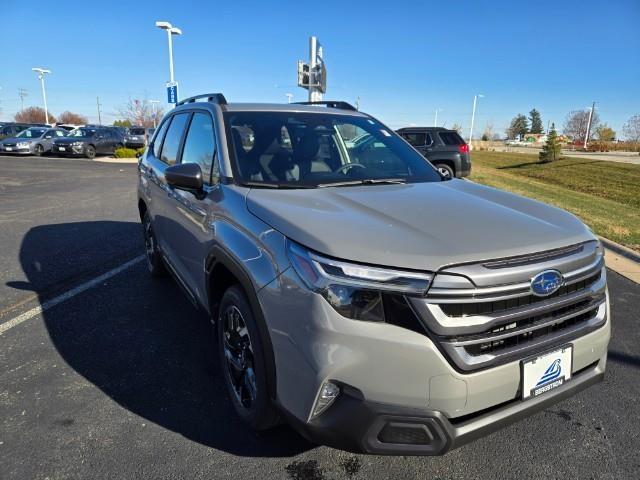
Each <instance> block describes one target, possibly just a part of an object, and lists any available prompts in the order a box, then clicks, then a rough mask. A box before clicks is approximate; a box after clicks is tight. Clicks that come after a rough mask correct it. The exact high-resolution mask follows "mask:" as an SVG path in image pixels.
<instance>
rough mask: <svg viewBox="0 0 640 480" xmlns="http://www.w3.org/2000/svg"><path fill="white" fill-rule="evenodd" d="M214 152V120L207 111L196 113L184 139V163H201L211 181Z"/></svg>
mask: <svg viewBox="0 0 640 480" xmlns="http://www.w3.org/2000/svg"><path fill="white" fill-rule="evenodd" d="M214 153H215V140H214V134H213V121H212V120H211V117H210V116H209V115H208V114H206V113H194V115H193V118H192V119H191V124H190V125H189V131H188V132H187V138H186V139H185V141H184V148H183V150H182V163H197V164H198V165H200V168H201V169H202V176H203V178H204V179H206V181H208V182H209V183H210V182H211V166H212V165H213V156H214Z"/></svg>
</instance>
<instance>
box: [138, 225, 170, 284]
mask: <svg viewBox="0 0 640 480" xmlns="http://www.w3.org/2000/svg"><path fill="white" fill-rule="evenodd" d="M142 236H143V238H144V248H145V252H146V258H147V269H148V270H149V273H150V274H151V275H152V276H153V277H162V276H164V275H165V274H166V270H165V267H164V262H163V260H162V255H161V254H160V250H159V249H158V242H157V241H156V236H155V233H154V231H153V224H152V223H151V215H149V212H145V213H144V217H142Z"/></svg>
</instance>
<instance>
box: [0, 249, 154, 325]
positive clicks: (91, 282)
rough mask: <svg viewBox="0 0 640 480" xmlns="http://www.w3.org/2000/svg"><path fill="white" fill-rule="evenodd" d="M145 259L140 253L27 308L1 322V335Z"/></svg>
mask: <svg viewBox="0 0 640 480" xmlns="http://www.w3.org/2000/svg"><path fill="white" fill-rule="evenodd" d="M143 260H144V255H140V256H139V257H136V258H134V259H132V260H129V261H128V262H125V263H123V264H122V265H119V266H117V267H116V268H114V269H113V270H109V271H108V272H106V273H103V274H102V275H99V276H97V277H96V278H93V279H91V280H89V281H88V282H85V283H83V284H81V285H78V286H77V287H75V288H72V289H71V290H68V291H67V292H65V293H62V294H60V295H58V296H57V297H55V298H52V299H51V300H47V301H46V302H44V303H43V304H42V305H39V306H37V307H34V308H32V309H31V310H27V311H26V312H24V313H22V314H20V315H18V316H17V317H15V318H12V319H11V320H9V321H7V322H5V323H2V324H0V335H2V334H3V333H4V332H6V331H7V330H9V329H10V328H13V327H15V326H16V325H20V324H21V323H22V322H24V321H26V320H29V319H30V318H33V317H35V316H36V315H39V314H40V313H42V312H44V311H45V310H47V309H49V308H51V307H55V306H56V305H58V304H60V303H62V302H64V301H67V300H69V299H70V298H73V297H75V296H76V295H78V294H79V293H82V292H84V291H85V290H88V289H90V288H92V287H95V286H96V285H98V284H99V283H101V282H104V281H105V280H108V279H109V278H111V277H113V276H115V275H118V274H119V273H120V272H123V271H124V270H126V269H128V268H131V267H133V266H134V265H135V264H137V263H140V262H141V261H143Z"/></svg>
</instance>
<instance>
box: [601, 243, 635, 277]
mask: <svg viewBox="0 0 640 480" xmlns="http://www.w3.org/2000/svg"><path fill="white" fill-rule="evenodd" d="M599 238H600V241H601V242H602V245H604V249H605V257H604V261H605V264H606V265H607V267H608V268H610V269H611V270H613V271H614V272H616V273H619V274H620V275H622V276H623V277H625V278H628V279H629V280H631V281H632V282H636V283H638V284H640V254H638V253H637V252H635V251H633V250H631V249H630V248H627V247H625V246H623V245H620V244H619V243H616V242H613V241H611V240H609V239H608V238H603V237H599Z"/></svg>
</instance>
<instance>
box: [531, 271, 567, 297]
mask: <svg viewBox="0 0 640 480" xmlns="http://www.w3.org/2000/svg"><path fill="white" fill-rule="evenodd" d="M563 284H564V278H563V277H562V274H561V273H560V272H559V271H557V270H545V271H544V272H540V273H538V274H537V275H536V276H535V277H533V278H532V279H531V292H532V293H533V294H534V295H536V296H538V297H546V296H547V295H551V294H552V293H554V292H557V291H558V289H559V288H560V287H561V286H562V285H563Z"/></svg>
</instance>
